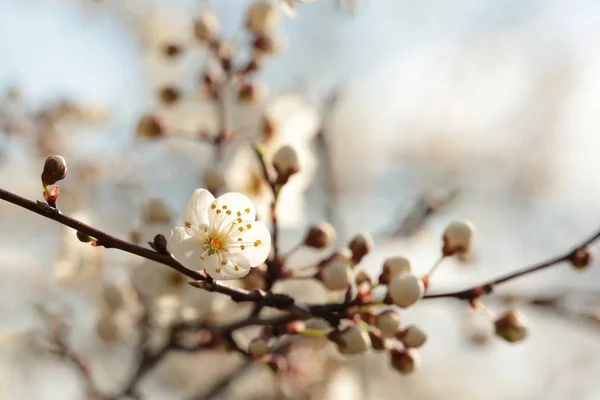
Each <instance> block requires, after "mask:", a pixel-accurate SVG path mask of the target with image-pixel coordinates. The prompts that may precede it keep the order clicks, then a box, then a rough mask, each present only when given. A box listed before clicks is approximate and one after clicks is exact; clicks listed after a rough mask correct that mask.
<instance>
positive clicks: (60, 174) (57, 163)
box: [42, 155, 68, 186]
mask: <svg viewBox="0 0 600 400" xmlns="http://www.w3.org/2000/svg"><path fill="white" fill-rule="evenodd" d="M67 172H68V169H67V162H66V161H65V159H64V158H63V157H62V156H59V155H54V156H50V157H48V158H46V161H45V162H44V169H43V170H42V183H43V184H44V185H45V186H49V185H54V184H55V183H56V182H58V181H62V180H63V179H65V178H66V176H67Z"/></svg>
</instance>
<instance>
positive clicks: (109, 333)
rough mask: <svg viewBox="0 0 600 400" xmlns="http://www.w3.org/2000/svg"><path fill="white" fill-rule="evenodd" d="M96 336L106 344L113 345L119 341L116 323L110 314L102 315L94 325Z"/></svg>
mask: <svg viewBox="0 0 600 400" xmlns="http://www.w3.org/2000/svg"><path fill="white" fill-rule="evenodd" d="M96 334H97V335H98V337H99V338H100V339H101V340H102V341H103V342H106V343H114V342H116V341H117V340H118V339H119V328H118V326H117V321H116V320H115V319H114V318H113V317H112V315H110V314H106V315H102V316H101V317H100V318H99V319H98V322H97V323H96Z"/></svg>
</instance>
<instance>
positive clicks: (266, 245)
mask: <svg viewBox="0 0 600 400" xmlns="http://www.w3.org/2000/svg"><path fill="white" fill-rule="evenodd" d="M244 223H246V224H245V226H244V230H243V231H242V232H240V231H235V232H236V233H235V234H234V235H232V236H230V237H229V238H228V241H227V243H226V246H227V248H228V249H229V250H230V251H231V252H234V253H237V254H240V255H242V256H243V257H244V258H246V260H248V263H250V266H252V267H256V266H259V265H260V264H262V263H263V262H265V260H266V259H267V257H268V256H269V253H270V252H271V232H269V229H268V228H267V227H266V226H265V225H264V224H263V223H261V222H258V221H253V222H249V221H244ZM248 226H250V228H248Z"/></svg>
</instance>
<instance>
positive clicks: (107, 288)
mask: <svg viewBox="0 0 600 400" xmlns="http://www.w3.org/2000/svg"><path fill="white" fill-rule="evenodd" d="M102 301H103V302H104V304H106V307H107V308H108V309H109V310H110V311H117V310H119V309H120V308H121V307H123V304H124V303H125V300H124V298H123V292H122V291H121V289H120V288H119V287H118V286H117V285H114V284H112V283H106V284H104V285H103V286H102Z"/></svg>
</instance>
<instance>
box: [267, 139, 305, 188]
mask: <svg viewBox="0 0 600 400" xmlns="http://www.w3.org/2000/svg"><path fill="white" fill-rule="evenodd" d="M273 167H275V171H277V175H278V177H277V180H278V181H280V183H285V182H287V180H288V179H289V177H290V176H292V175H293V174H295V173H296V172H298V171H299V170H300V161H299V160H298V153H297V152H296V150H294V148H293V147H291V146H288V145H285V146H282V147H280V148H279V150H277V152H275V154H274V155H273Z"/></svg>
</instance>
